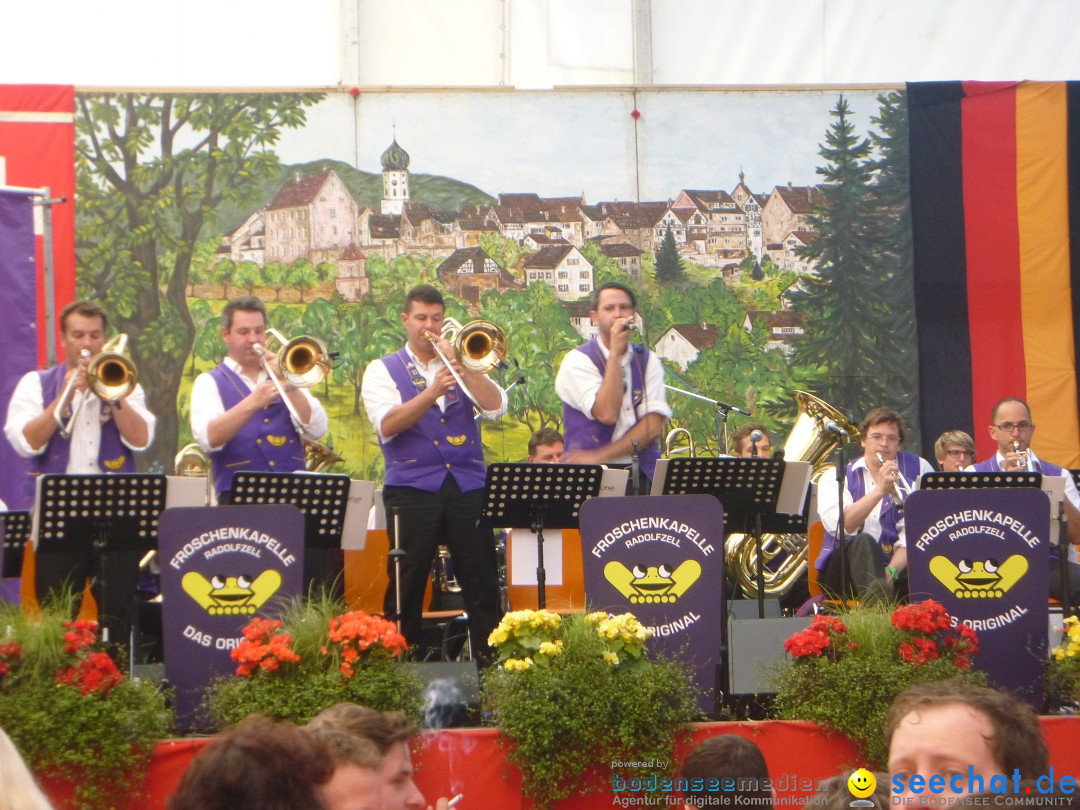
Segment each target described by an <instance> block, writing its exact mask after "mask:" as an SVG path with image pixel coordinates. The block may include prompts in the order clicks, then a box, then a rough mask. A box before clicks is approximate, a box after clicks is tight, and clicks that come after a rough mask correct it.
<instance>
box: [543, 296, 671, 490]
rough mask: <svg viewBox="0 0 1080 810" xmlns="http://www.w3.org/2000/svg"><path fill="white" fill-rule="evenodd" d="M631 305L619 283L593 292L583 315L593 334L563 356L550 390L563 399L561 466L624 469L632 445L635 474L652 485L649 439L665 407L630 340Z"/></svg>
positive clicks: (649, 366) (656, 365) (655, 373)
mask: <svg viewBox="0 0 1080 810" xmlns="http://www.w3.org/2000/svg"><path fill="white" fill-rule="evenodd" d="M636 307H637V302H636V300H635V298H634V293H633V291H632V290H631V289H630V288H629V287H627V286H625V285H623V284H618V283H615V282H609V283H607V284H603V285H601V286H600V287H598V288H597V289H596V292H595V293H593V300H592V311H591V312H590V313H589V315H590V316H591V317H592V321H593V323H594V324H596V326H597V328H598V330H599V333H598V334H597V336H596V337H594V338H593V339H592V340H590V341H589V342H588V343H586V344H584V345H583V346H579V347H578V348H577V349H575V350H573V351H571V352H567V354H566V357H564V358H563V361H562V365H561V366H559V373H558V375H556V377H555V391H556V392H557V393H558V395H559V399H561V400H562V402H563V421H564V424H565V431H566V456H565V460H566V461H568V462H571V463H577V464H607V465H608V466H620V467H628V466H629V465H630V463H631V460H632V455H633V452H634V442H637V448H638V461H639V464H640V470H641V477H642V478H643V479H648V480H652V474H653V467H654V466H655V465H656V460H657V459H658V458H659V457H660V453H659V450H658V448H657V443H656V439H657V438H658V437H659V436H660V433H661V432H662V430H663V427H664V420H665V419H668V418H670V416H671V408H669V407H668V403H667V397H666V396H665V394H664V369H663V367H662V366H661V365H660V360H659V359H658V358H657V357H656V356H655V355H654V354H653V353H652V352H650V351H649V350H648V349H646V348H645V347H644V346H642V345H641V344H638V343H631V342H630V332H631V330H632V329H633V328H634V317H635V314H636ZM646 491H647V490H646Z"/></svg>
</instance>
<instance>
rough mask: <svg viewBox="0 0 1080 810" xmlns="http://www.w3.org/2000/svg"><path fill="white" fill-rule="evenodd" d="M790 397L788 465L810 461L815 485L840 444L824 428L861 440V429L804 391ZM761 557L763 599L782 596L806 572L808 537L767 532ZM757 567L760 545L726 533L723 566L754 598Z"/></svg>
mask: <svg viewBox="0 0 1080 810" xmlns="http://www.w3.org/2000/svg"><path fill="white" fill-rule="evenodd" d="M792 396H794V398H795V402H796V403H797V404H798V406H799V413H798V416H797V417H796V418H795V424H794V425H793V426H792V428H791V433H790V434H788V438H787V441H786V442H785V443H784V458H785V459H786V460H787V461H806V462H809V463H810V464H811V465H812V469H811V473H810V480H811V481H813V482H817V481H818V480H819V479H821V478H822V476H823V475H824V474H825V472H826V471H827V470H830V469H832V465H831V464H830V463H829V454H830V453H832V451H833V450H835V449H836V446H837V444H838V443H839V441H840V438H839V437H838V436H836V435H834V434H832V433H830V432H829V431H827V430H826V429H825V422H826V421H827V420H832V421H834V422H836V423H837V424H838V425H840V426H841V427H842V428H844V429H845V430H846V431H847V432H848V434H849V435H850V437H851V439H853V440H854V439H858V438H859V428H858V427H857V426H856V425H855V424H853V423H852V422H851V420H849V419H848V418H847V417H846V416H845V415H844V414H843V413H841V412H840V411H838V410H837V409H836V408H834V407H833V406H832V405H830V404H829V403H827V402H825V401H824V400H822V399H818V398H817V397H815V396H813V395H811V394H807V393H806V392H804V391H795V392H794V393H793V394H792ZM761 555H762V558H763V560H764V565H765V570H764V572H763V581H764V586H765V596H767V597H775V598H778V597H781V596H784V594H786V593H787V592H788V591H790V590H791V589H792V587H793V586H794V585H795V583H796V582H797V581H798V579H799V577H801V576H802V575H803V574H804V573H805V572H806V568H807V565H808V560H807V539H806V535H804V534H764V535H762V537H761ZM759 564H761V563H760V562H759V560H758V558H757V547H756V544H755V543H754V542H752V541H751V538H750V537H748V536H747V535H745V534H742V533H738V532H737V533H733V534H730V535H728V537H727V539H726V540H724V565H725V566H726V567H727V570H729V571H734V572H735V575H736V576H737V578H738V583H739V587H740V588H741V589H742V592H743V593H744V594H745V595H746V596H747V597H750V598H755V597H756V596H757V570H758V565H759Z"/></svg>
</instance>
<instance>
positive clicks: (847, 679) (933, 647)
mask: <svg viewBox="0 0 1080 810" xmlns="http://www.w3.org/2000/svg"><path fill="white" fill-rule="evenodd" d="M784 649H785V650H787V652H788V653H789V654H790V656H791V660H790V661H789V662H787V664H785V666H784V669H783V671H782V672H781V674H780V678H779V684H778V690H777V696H776V703H775V708H776V712H777V714H778V716H779V717H781V718H783V719H787V720H812V721H814V722H815V723H817V724H818V725H820V726H822V727H823V728H825V729H826V730H829V731H833V732H836V733H838V734H842V735H843V736H845V737H847V738H848V739H850V740H851V741H852V742H853V743H855V745H856V746H857V747H858V748H859V750H860V753H861V754H862V756H863V761H862V764H865V765H866V766H867V767H873V768H879V769H880V768H883V767H884V765H885V762H886V760H887V757H888V741H887V740H885V739H884V728H885V716H886V714H887V712H888V710H889V705H890V704H891V703H892V701H893V698H895V697H896V696H897V695H898V694H899V693H900V692H902V691H903V690H904V689H905V688H907V687H908V686H910V685H911V684H913V683H916V682H919V681H931V680H937V679H939V678H953V677H960V678H963V679H965V680H971V681H974V682H977V683H984V682H985V680H986V679H985V676H984V675H983V674H982V673H981V672H978V671H975V670H973V669H972V668H971V657H972V655H974V654H975V653H976V652H977V651H978V638H977V637H976V635H975V632H974V631H973V630H972V629H971V628H970V627H968V626H967V625H963V624H959V625H957V626H955V627H954V626H953V619H952V618H951V617H950V616H949V614H948V613H946V612H945V608H944V607H943V606H942V605H941V604H939V603H937V602H935V601H933V600H927V601H925V602H920V603H918V604H912V605H901V606H900V607H897V608H895V609H894V610H893V611H892V612H891V614H890V613H888V612H886V609H882V608H872V607H870V608H856V609H854V610H851V611H848V612H845V613H842V614H841V615H837V616H825V615H818V616H815V617H814V619H813V622H812V623H811V624H810V626H809V627H807V628H806V629H805V630H801V631H800V632H798V633H795V634H794V635H793V636H791V638H789V639H788V640H787V641H786V642H785V643H784Z"/></svg>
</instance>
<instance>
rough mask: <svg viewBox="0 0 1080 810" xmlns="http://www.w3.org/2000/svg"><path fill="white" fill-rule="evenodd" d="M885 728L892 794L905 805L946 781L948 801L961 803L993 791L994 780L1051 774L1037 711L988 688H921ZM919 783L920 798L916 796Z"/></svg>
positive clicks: (906, 695)
mask: <svg viewBox="0 0 1080 810" xmlns="http://www.w3.org/2000/svg"><path fill="white" fill-rule="evenodd" d="M885 725H886V736H887V737H888V740H889V777H890V779H891V782H892V793H893V796H898V797H902V798H900V801H901V802H902V803H913V804H914V803H918V801H919V798H920V797H926V796H927V795H928V791H927V788H926V785H927V781H926V780H928V779H929V778H930V777H931V776H935V775H941V776H942V777H944V778H945V783H944V791H945V792H944V793H943V794H941V795H942V796H943V797H948V798H949V799H952V800H953V801H955V800H956V799H958V798H960V797H962V796H965V795H967V794H969V793H982V792H984V791H988V790H990V787H991V786H990V778H991V777H992V776H995V775H1004V776H1007V777H1008V778H1009V779H1010V780H1012V778H1013V776H1014V772H1018V773H1019V775H1020V779H1035V778H1037V777H1039V776H1042V775H1044V774H1046V773H1047V772H1048V769H1049V767H1050V754H1049V751H1048V750H1047V747H1046V742H1045V741H1044V740H1043V736H1042V730H1041V729H1040V728H1039V720H1038V718H1037V717H1036V716H1035V712H1034V711H1032V709H1031V707H1030V706H1028V705H1027V704H1026V703H1023V702H1022V701H1019V700H1017V699H1016V698H1013V697H1011V696H1010V695H1007V694H1005V693H1004V692H999V691H998V690H996V689H990V688H988V687H985V686H975V685H973V684H970V683H965V682H963V681H960V680H955V679H952V680H941V681H925V682H923V683H917V684H914V685H913V686H909V687H908V688H907V689H905V690H904V691H903V692H901V693H900V694H899V695H897V696H896V699H895V700H893V703H892V706H890V707H889V714H888V716H887V718H886V721H885ZM916 776H919V777H922V780H923V781H922V782H921V783H919V782H916V784H915V787H916V788H917V789H918V788H920V787H921V792H915V791H912V790H911V788H912V784H911V783H912V779H913V777H916ZM929 795H933V794H929Z"/></svg>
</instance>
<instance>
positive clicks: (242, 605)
mask: <svg viewBox="0 0 1080 810" xmlns="http://www.w3.org/2000/svg"><path fill="white" fill-rule="evenodd" d="M180 584H181V585H182V586H183V588H184V591H185V592H186V593H187V595H188V596H190V597H191V598H192V599H194V600H195V601H196V602H198V603H199V606H200V607H202V608H203V609H204V610H205V611H206V612H207V613H209V614H210V615H211V616H221V615H225V614H236V613H247V614H252V613H254V612H255V611H256V610H258V609H259V608H260V607H262V606H263V604H264V603H265V602H266V600H267V599H269V598H270V597H271V596H273V595H274V593H276V592H277V589H278V588H280V587H281V574H280V573H278V572H277V571H275V570H273V569H271V570H269V571H263V572H262V573H261V574H259V576H257V577H256V578H255V579H254V580H252V579H251V578H250V577H248V576H247V575H245V574H239V575H237V576H235V577H230V576H220V575H217V576H214V577H213V578H212V579H207V578H206V577H204V576H203V575H202V574H200V573H199V572H198V571H189V572H188V573H186V574H184V578H183V580H181V582H180Z"/></svg>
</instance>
